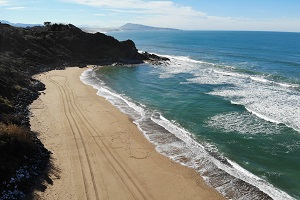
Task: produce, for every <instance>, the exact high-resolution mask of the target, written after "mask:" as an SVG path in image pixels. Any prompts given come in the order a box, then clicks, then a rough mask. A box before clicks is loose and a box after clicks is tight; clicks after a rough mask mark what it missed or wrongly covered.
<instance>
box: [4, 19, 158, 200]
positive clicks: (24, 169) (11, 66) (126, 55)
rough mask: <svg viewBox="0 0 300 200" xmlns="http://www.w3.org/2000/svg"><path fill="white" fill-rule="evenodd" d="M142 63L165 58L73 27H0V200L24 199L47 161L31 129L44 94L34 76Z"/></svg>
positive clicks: (128, 43)
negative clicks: (76, 68)
mask: <svg viewBox="0 0 300 200" xmlns="http://www.w3.org/2000/svg"><path fill="white" fill-rule="evenodd" d="M143 60H150V61H154V62H157V61H159V60H164V58H160V57H157V56H155V55H152V54H148V53H144V54H139V53H138V51H137V49H136V47H135V44H134V43H133V41H131V40H127V41H123V42H120V41H118V40H116V39H115V38H113V37H110V36H107V35H104V34H102V33H95V34H90V33H86V32H84V31H82V30H81V29H79V28H77V27H75V26H74V25H72V24H52V23H50V22H46V23H45V26H35V27H27V28H18V27H13V26H10V25H8V24H2V23H0V163H1V166H0V194H1V195H0V199H14V198H16V199H18V198H21V197H23V196H24V192H25V193H26V192H27V191H28V189H29V188H30V186H31V185H32V183H33V182H34V180H35V178H36V177H37V176H38V175H39V174H40V173H41V172H42V170H43V169H45V167H46V166H47V163H48V160H49V157H50V152H48V151H47V149H45V148H44V146H43V144H42V143H41V142H40V140H39V139H38V138H37V137H36V133H33V132H32V131H30V128H29V127H30V125H29V117H28V116H29V111H28V105H29V104H31V103H32V102H33V100H35V99H36V98H37V97H38V96H39V94H40V91H41V90H43V89H44V85H43V84H42V83H41V82H39V81H37V80H34V79H32V78H31V77H32V75H34V74H36V73H39V72H44V71H49V70H52V69H63V68H64V67H65V66H86V65H89V64H90V65H109V64H112V63H119V64H135V63H142V62H143ZM16 188H18V189H16ZM1 196H2V197H1Z"/></svg>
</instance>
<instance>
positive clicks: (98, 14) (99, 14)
mask: <svg viewBox="0 0 300 200" xmlns="http://www.w3.org/2000/svg"><path fill="white" fill-rule="evenodd" d="M94 16H105V14H101V13H96V14H94Z"/></svg>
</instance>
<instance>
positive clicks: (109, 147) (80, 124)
mask: <svg viewBox="0 0 300 200" xmlns="http://www.w3.org/2000/svg"><path fill="white" fill-rule="evenodd" d="M85 70H86V68H67V69H65V70H55V71H50V72H46V73H43V74H41V75H37V76H35V78H37V79H38V80H40V81H41V82H43V83H44V84H45V85H46V90H45V91H44V92H45V93H44V94H42V95H41V96H40V97H39V98H38V99H37V100H36V101H35V102H34V103H33V104H32V105H31V113H32V115H33V116H32V117H31V120H30V121H31V127H32V130H34V131H37V132H39V133H40V136H39V138H40V139H41V141H42V142H43V143H44V145H45V147H46V148H47V149H49V150H50V151H52V152H53V154H52V162H53V165H54V167H55V168H56V172H55V173H52V174H50V175H49V178H50V180H51V181H48V183H47V182H44V183H43V185H44V186H45V187H46V189H45V191H44V192H41V191H38V190H35V192H34V194H35V195H36V196H39V197H40V198H43V199H54V198H55V199H70V198H72V199H225V198H224V197H223V196H222V195H221V194H220V193H218V192H217V191H216V190H215V189H214V188H212V187H209V186H208V185H207V184H206V183H205V181H204V180H203V178H202V177H201V176H200V174H198V173H197V172H196V171H195V170H193V169H191V168H188V167H186V166H182V165H180V164H179V163H176V162H175V161H172V160H170V159H169V158H167V157H165V156H163V155H161V154H159V153H158V152H156V150H155V148H154V146H153V144H151V143H150V142H149V141H148V140H147V139H146V138H145V137H144V135H143V134H142V133H141V132H140V130H138V127H137V126H136V125H135V124H134V123H132V121H131V119H130V118H129V117H128V116H127V115H126V114H124V113H122V112H121V111H119V110H118V109H117V108H116V107H114V106H113V105H112V104H111V103H109V102H108V101H107V100H106V99H104V98H103V97H100V96H98V95H97V94H96V90H95V89H93V88H92V87H91V86H89V85H85V84H84V83H82V82H81V80H80V78H79V77H80V75H81V73H82V72H83V71H85Z"/></svg>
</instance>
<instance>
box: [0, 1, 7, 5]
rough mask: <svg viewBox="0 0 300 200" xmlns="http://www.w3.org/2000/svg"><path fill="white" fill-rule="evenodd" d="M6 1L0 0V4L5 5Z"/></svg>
mask: <svg viewBox="0 0 300 200" xmlns="http://www.w3.org/2000/svg"><path fill="white" fill-rule="evenodd" d="M7 3H8V1H6V0H0V6H5V5H7Z"/></svg>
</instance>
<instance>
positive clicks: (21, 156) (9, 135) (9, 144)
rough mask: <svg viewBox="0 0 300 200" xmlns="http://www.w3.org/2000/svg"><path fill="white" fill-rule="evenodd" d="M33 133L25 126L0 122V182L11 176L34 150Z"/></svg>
mask: <svg viewBox="0 0 300 200" xmlns="http://www.w3.org/2000/svg"><path fill="white" fill-rule="evenodd" d="M33 140H34V134H33V133H32V132H31V131H30V130H29V128H27V127H22V126H18V125H15V124H8V125H6V124H3V123H1V122H0V154H1V157H0V163H1V166H0V183H2V182H3V181H5V180H7V179H8V178H9V177H11V176H12V175H13V174H14V172H15V171H16V170H17V169H18V168H19V167H20V166H21V164H22V162H24V160H25V159H26V158H28V157H30V156H31V155H32V154H33V153H34V151H35V150H36V148H37V147H36V145H35V143H34V141H33Z"/></svg>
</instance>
